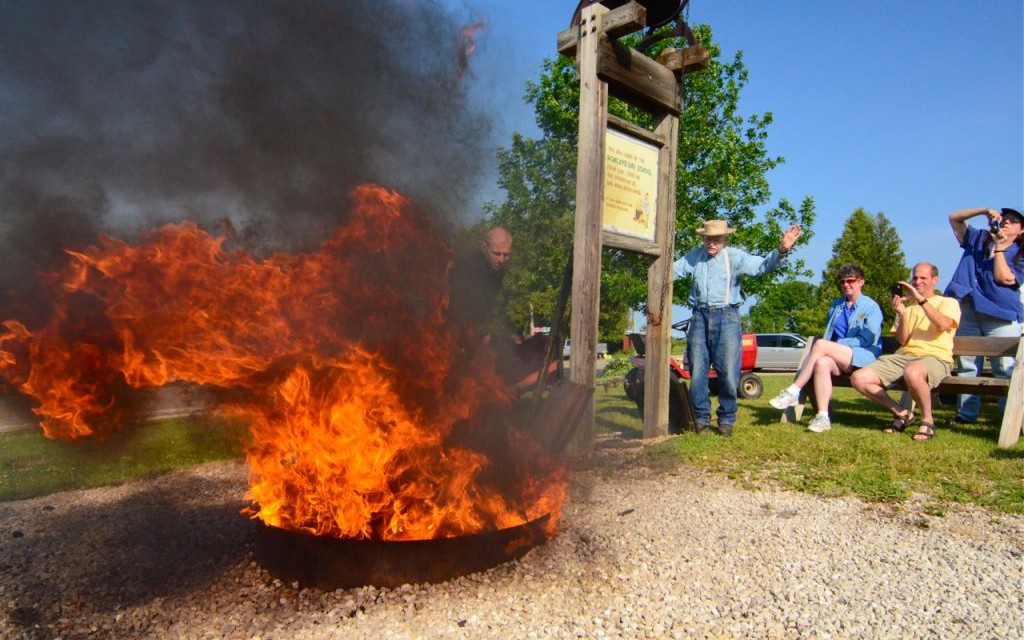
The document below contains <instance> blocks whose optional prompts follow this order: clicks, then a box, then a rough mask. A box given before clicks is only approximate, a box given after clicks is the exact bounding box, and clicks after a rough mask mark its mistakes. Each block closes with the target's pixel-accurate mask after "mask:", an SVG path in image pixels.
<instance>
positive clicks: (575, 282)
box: [566, 4, 608, 457]
mask: <svg viewBox="0 0 1024 640" xmlns="http://www.w3.org/2000/svg"><path fill="white" fill-rule="evenodd" d="M607 13H608V9H607V8H606V7H604V6H602V5H600V4H592V5H590V6H588V7H586V8H584V9H583V16H582V19H581V20H580V35H581V37H580V43H579V58H578V60H579V76H580V117H579V120H580V122H579V146H578V151H577V156H576V219H575V222H574V224H575V226H574V229H573V258H572V272H573V279H572V313H571V315H570V316H569V335H571V336H572V351H570V354H569V380H570V381H572V382H574V383H577V384H579V385H582V386H583V387H586V388H589V389H593V388H594V381H595V379H596V377H597V372H596V371H595V369H594V362H596V361H597V321H598V312H599V310H600V305H601V208H602V203H603V201H604V138H605V132H606V131H607V129H608V126H607V124H606V118H607V116H608V85H607V83H605V82H602V81H601V79H600V78H598V77H597V59H598V49H599V47H600V41H601V40H603V39H604V38H605V36H604V35H603V34H602V33H601V23H602V16H604V15H606V14H607ZM577 418H578V421H577V424H576V425H575V429H574V430H573V437H572V440H571V441H570V442H569V446H568V448H567V450H566V453H567V454H568V455H569V456H572V457H578V456H583V455H587V454H589V453H590V452H592V451H593V450H594V399H593V396H591V398H590V403H589V404H588V405H587V406H586V408H585V409H584V410H583V411H582V413H581V414H580V415H579V416H577Z"/></svg>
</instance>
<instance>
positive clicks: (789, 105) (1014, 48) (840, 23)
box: [445, 0, 1024, 286]
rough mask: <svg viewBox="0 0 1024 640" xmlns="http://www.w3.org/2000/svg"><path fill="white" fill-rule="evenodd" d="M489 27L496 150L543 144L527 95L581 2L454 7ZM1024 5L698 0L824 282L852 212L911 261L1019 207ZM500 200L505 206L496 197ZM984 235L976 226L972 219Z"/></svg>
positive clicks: (776, 192) (943, 255)
mask: <svg viewBox="0 0 1024 640" xmlns="http://www.w3.org/2000/svg"><path fill="white" fill-rule="evenodd" d="M445 1H446V2H447V3H448V4H450V5H451V6H452V7H453V8H455V10H456V11H464V12H465V13H466V15H467V17H471V18H474V19H480V18H483V19H485V20H486V22H487V27H486V30H485V31H484V32H483V33H481V34H480V36H479V39H478V50H477V52H476V54H475V57H474V60H473V73H474V82H475V85H474V87H473V94H472V95H473V97H474V99H476V100H480V101H481V102H482V103H483V104H485V105H487V106H488V107H489V109H490V110H491V112H492V113H494V127H495V131H496V133H497V139H498V140H499V144H505V143H506V142H502V141H507V140H509V139H510V136H511V133H512V132H513V131H519V132H522V133H524V134H527V135H534V134H536V128H535V126H534V121H533V113H532V110H531V109H530V107H529V106H528V105H526V104H524V103H523V100H522V95H523V87H524V83H525V82H526V81H527V80H528V79H532V78H536V77H537V75H538V73H539V69H540V65H541V63H542V61H543V59H544V58H546V57H553V56H555V55H556V53H555V36H556V35H557V33H558V32H559V31H561V30H563V29H565V28H567V27H568V26H569V21H570V18H571V17H572V13H573V10H574V9H575V7H576V3H575V2H572V1H562V2H559V1H557V0H521V1H520V2H508V1H507V0H501V1H498V0H475V1H474V0H445ZM1022 7H1024V3H1022V2H1020V0H977V1H976V2H962V1H960V2H954V1H953V0H932V1H929V2H924V1H923V0H911V1H906V2H892V1H882V0H862V1H860V2H856V3H854V2H835V1H832V2H828V1H820V0H776V1H773V2H764V1H760V2H755V1H754V0H692V1H691V3H690V6H689V8H688V10H687V11H688V14H689V18H688V21H689V22H690V23H691V24H697V23H703V22H706V23H708V24H710V25H711V27H712V29H713V31H714V34H715V38H716V40H717V41H718V42H719V43H720V44H721V46H722V50H723V56H724V57H728V58H731V57H732V55H733V54H734V53H735V52H736V51H737V50H742V51H743V56H744V62H745V64H746V66H747V69H748V71H749V73H750V81H749V83H748V85H747V87H746V89H745V90H744V92H743V100H742V103H741V108H742V110H743V112H744V113H746V114H752V113H760V112H764V111H771V112H772V113H773V114H774V118H775V121H774V123H773V124H772V125H771V127H770V128H769V136H768V150H769V153H770V154H772V155H781V156H784V157H785V158H786V163H785V164H784V165H783V166H781V167H780V168H778V169H776V170H774V171H773V172H771V173H770V174H769V180H770V183H771V186H772V198H773V203H774V201H777V200H778V199H779V198H781V197H785V198H789V199H790V200H791V201H792V202H793V203H794V204H798V203H799V201H800V200H801V199H802V198H803V197H804V196H805V195H811V196H813V197H814V199H815V201H816V204H817V212H818V222H817V223H816V225H815V229H814V231H815V238H814V240H813V241H812V243H811V246H809V247H806V248H803V249H802V250H801V255H802V257H803V258H804V259H805V260H806V261H807V263H808V266H809V267H811V268H812V269H813V270H814V272H815V280H817V278H818V277H819V274H820V272H821V270H822V269H823V268H824V266H825V263H826V262H827V260H828V258H829V256H830V255H831V250H832V243H833V241H834V240H835V239H836V237H837V236H838V234H839V233H840V231H841V230H842V225H843V222H844V221H845V220H846V218H847V217H848V216H849V215H850V213H852V212H853V210H854V209H856V208H857V207H864V208H865V209H866V210H867V211H869V212H871V213H878V212H882V213H884V214H885V215H886V216H887V217H888V218H889V219H890V220H891V221H892V222H893V224H894V225H895V227H896V229H897V230H898V232H899V234H900V236H901V238H902V239H903V247H904V252H905V254H906V257H907V262H908V264H913V263H914V262H917V261H921V260H928V261H931V262H935V263H936V264H938V266H939V269H940V275H941V277H940V286H941V285H944V284H945V283H946V281H947V279H948V276H949V275H951V273H952V270H953V268H954V267H955V265H956V262H957V259H958V257H959V249H958V247H957V246H956V242H955V240H954V238H953V234H952V232H951V231H950V228H949V224H948V222H947V220H946V216H947V215H948V214H949V213H950V212H951V211H953V210H955V209H959V208H964V207H973V206H991V207H995V208H999V207H1003V206H1012V207H1015V208H1020V207H1021V206H1024V8H1022ZM490 196H491V197H500V193H492V194H490ZM974 224H980V222H979V221H975V222H974Z"/></svg>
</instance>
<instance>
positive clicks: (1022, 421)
mask: <svg viewBox="0 0 1024 640" xmlns="http://www.w3.org/2000/svg"><path fill="white" fill-rule="evenodd" d="M1022 430H1024V336H1022V337H1021V339H1020V342H1018V343H1017V357H1016V359H1015V360H1014V365H1013V373H1011V374H1010V389H1009V391H1007V393H1006V409H1005V411H1004V412H1003V423H1002V425H1001V426H1000V428H999V447H1000V448H1001V449H1009V448H1010V447H1012V446H1014V445H1015V444H1017V440H1019V439H1020V434H1021V431H1022Z"/></svg>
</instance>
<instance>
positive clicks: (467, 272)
mask: <svg viewBox="0 0 1024 640" xmlns="http://www.w3.org/2000/svg"><path fill="white" fill-rule="evenodd" d="M511 257H512V234H511V233H509V231H508V229H506V228H505V227H492V228H491V229H489V230H488V231H487V232H486V233H485V234H484V235H483V237H482V238H481V239H480V245H479V251H474V252H472V253H471V254H470V255H467V256H459V257H457V258H456V259H455V266H454V267H452V271H451V274H450V276H449V278H448V281H449V285H450V287H451V315H452V318H453V319H454V320H455V321H456V322H458V323H460V324H462V325H463V326H465V327H469V328H472V329H474V330H475V331H476V332H477V333H479V334H481V337H483V336H486V335H488V334H489V333H491V332H492V331H493V330H494V326H493V325H494V324H495V322H496V320H500V313H499V311H500V307H501V293H502V283H503V282H504V279H505V272H506V269H507V267H508V262H509V259H510V258H511Z"/></svg>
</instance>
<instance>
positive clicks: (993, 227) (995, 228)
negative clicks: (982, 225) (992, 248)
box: [988, 220, 1001, 236]
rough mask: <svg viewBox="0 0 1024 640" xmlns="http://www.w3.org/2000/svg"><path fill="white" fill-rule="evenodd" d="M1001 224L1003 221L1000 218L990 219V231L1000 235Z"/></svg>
mask: <svg viewBox="0 0 1024 640" xmlns="http://www.w3.org/2000/svg"><path fill="white" fill-rule="evenodd" d="M1000 224H1001V222H1000V221H999V220H989V222H988V232H989V233H991V234H992V235H994V236H995V235H999V229H1000Z"/></svg>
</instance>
